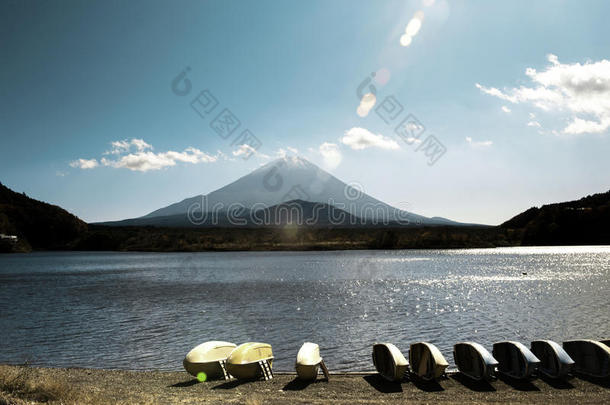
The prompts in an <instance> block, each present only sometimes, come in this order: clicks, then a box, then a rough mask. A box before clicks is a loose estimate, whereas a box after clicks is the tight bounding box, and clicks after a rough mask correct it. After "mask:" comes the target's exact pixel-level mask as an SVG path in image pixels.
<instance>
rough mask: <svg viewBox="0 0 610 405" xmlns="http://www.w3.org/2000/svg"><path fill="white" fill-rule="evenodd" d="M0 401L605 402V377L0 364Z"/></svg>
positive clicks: (609, 396)
mask: <svg viewBox="0 0 610 405" xmlns="http://www.w3.org/2000/svg"><path fill="white" fill-rule="evenodd" d="M0 389H1V390H2V391H1V392H0V405H4V404H16V405H21V404H26V403H27V404H38V403H43V402H46V403H64V404H68V403H75V404H87V403H89V404H115V403H118V404H144V403H146V404H200V403H222V404H248V405H256V404H306V403H307V404H326V403H332V404H369V403H375V404H394V403H414V404H424V403H440V402H442V403H448V404H456V403H460V404H463V403H470V404H480V403H510V404H526V403H546V404H575V403H578V404H604V403H605V404H608V403H610V381H608V380H602V381H598V380H592V379H585V378H577V377H575V378H571V379H569V380H567V381H565V382H557V381H552V380H547V379H537V380H533V381H531V382H515V381H510V380H506V379H499V380H496V381H493V382H491V383H473V382H471V381H469V380H468V379H466V378H463V377H462V376H460V375H459V374H450V375H449V376H448V377H447V378H444V379H442V380H441V381H439V382H438V383H432V384H422V383H417V382H408V381H407V382H403V383H402V384H391V383H387V382H385V381H384V380H382V379H381V378H380V377H379V376H377V375H376V374H374V373H369V374H367V373H364V374H333V375H331V379H330V382H326V381H325V380H324V379H322V380H318V381H316V382H314V383H303V382H300V381H299V380H297V379H296V378H295V375H294V374H276V375H275V378H274V379H273V380H271V381H246V382H244V381H237V380H232V381H207V382H204V383H199V382H198V381H197V380H196V379H193V378H191V376H189V375H188V374H186V373H185V372H160V371H152V372H136V371H113V370H93V369H50V368H32V367H27V368H24V367H15V366H0Z"/></svg>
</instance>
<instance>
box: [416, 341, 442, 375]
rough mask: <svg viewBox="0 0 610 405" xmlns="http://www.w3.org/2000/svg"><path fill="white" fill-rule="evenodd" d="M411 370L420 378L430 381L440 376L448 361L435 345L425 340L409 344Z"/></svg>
mask: <svg viewBox="0 0 610 405" xmlns="http://www.w3.org/2000/svg"><path fill="white" fill-rule="evenodd" d="M409 363H410V364H411V371H412V372H413V373H415V375H416V376H418V377H419V378H421V379H422V380H426V381H431V380H436V379H438V378H440V377H441V376H442V375H443V374H444V373H445V369H446V368H447V366H449V363H447V360H445V357H443V355H442V354H441V351H440V350H438V348H437V347H436V346H434V345H433V344H431V343H427V342H419V343H414V344H412V345H411V348H410V349H409Z"/></svg>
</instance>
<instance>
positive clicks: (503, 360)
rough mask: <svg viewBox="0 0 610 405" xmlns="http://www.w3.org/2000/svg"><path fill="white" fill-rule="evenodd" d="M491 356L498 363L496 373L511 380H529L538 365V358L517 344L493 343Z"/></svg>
mask: <svg viewBox="0 0 610 405" xmlns="http://www.w3.org/2000/svg"><path fill="white" fill-rule="evenodd" d="M492 354H493V356H494V357H495V358H496V359H497V360H498V362H499V364H498V371H499V372H500V373H502V374H505V375H507V376H509V377H512V378H517V379H524V378H529V377H531V376H532V373H533V372H534V371H536V369H537V368H538V365H539V364H540V360H539V359H538V357H536V356H535V355H534V353H532V352H531V351H530V350H529V349H528V348H527V347H525V346H524V345H523V344H521V343H519V342H498V343H494V346H493V349H492Z"/></svg>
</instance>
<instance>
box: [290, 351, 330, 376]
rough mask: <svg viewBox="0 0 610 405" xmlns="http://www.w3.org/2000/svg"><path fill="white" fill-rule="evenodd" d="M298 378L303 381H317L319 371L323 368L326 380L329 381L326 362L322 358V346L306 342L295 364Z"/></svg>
mask: <svg viewBox="0 0 610 405" xmlns="http://www.w3.org/2000/svg"><path fill="white" fill-rule="evenodd" d="M295 368H296V371H297V377H299V378H300V379H302V380H315V379H316V378H318V371H319V369H320V368H321V369H322V372H323V373H324V376H325V377H326V380H327V381H328V379H329V374H328V369H327V368H326V365H325V364H324V360H323V359H322V357H320V346H318V345H317V344H315V343H311V342H305V343H303V346H301V348H300V349H299V352H298V353H297V361H296V363H295Z"/></svg>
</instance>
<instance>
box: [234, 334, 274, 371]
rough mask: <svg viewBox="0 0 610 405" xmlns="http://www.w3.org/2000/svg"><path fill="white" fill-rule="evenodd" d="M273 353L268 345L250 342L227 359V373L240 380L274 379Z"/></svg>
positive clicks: (240, 346) (238, 348)
mask: <svg viewBox="0 0 610 405" xmlns="http://www.w3.org/2000/svg"><path fill="white" fill-rule="evenodd" d="M272 365H273V352H272V351H271V345H270V344H268V343H258V342H248V343H243V344H241V345H239V346H237V347H236V348H235V349H234V350H233V351H232V352H231V354H229V357H228V358H227V372H228V373H229V374H231V375H232V376H233V377H235V378H237V379H240V380H247V379H256V378H261V377H264V379H265V380H270V379H272V378H273V371H272V370H271V367H272Z"/></svg>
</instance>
